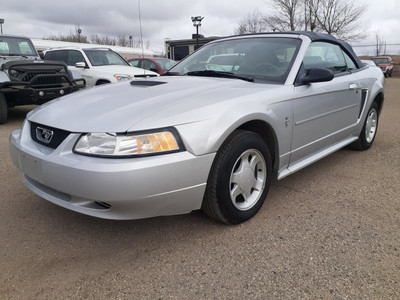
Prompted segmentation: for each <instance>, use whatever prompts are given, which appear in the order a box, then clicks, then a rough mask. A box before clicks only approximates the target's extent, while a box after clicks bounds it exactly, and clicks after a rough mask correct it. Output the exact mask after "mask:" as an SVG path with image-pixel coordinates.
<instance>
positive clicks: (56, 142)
mask: <svg viewBox="0 0 400 300" xmlns="http://www.w3.org/2000/svg"><path fill="white" fill-rule="evenodd" d="M38 127H40V128H42V129H46V130H49V131H51V132H53V135H52V137H51V139H50V141H49V142H48V143H46V142H44V141H41V140H39V139H38V137H37V130H40V128H39V129H38ZM69 134H70V132H69V131H65V130H61V129H57V128H54V127H49V126H45V125H41V124H37V123H34V122H31V137H32V139H33V140H34V141H35V142H36V143H39V144H41V145H44V146H46V147H49V148H52V149H56V148H57V147H58V146H60V144H61V143H62V142H63V141H64V140H65V139H66V138H67V136H68V135H69Z"/></svg>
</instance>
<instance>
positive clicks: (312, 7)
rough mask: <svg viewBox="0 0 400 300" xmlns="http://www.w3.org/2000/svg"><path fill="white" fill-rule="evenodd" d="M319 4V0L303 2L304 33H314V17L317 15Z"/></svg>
mask: <svg viewBox="0 0 400 300" xmlns="http://www.w3.org/2000/svg"><path fill="white" fill-rule="evenodd" d="M319 2H320V0H303V3H302V7H303V10H304V30H305V31H308V30H309V31H314V30H315V29H316V27H317V20H316V15H317V14H318V5H319Z"/></svg>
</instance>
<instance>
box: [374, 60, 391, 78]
mask: <svg viewBox="0 0 400 300" xmlns="http://www.w3.org/2000/svg"><path fill="white" fill-rule="evenodd" d="M372 61H373V62H374V63H375V64H376V65H377V66H378V67H379V68H381V70H382V72H383V74H384V75H385V77H388V76H389V77H392V72H393V62H392V58H391V57H390V56H376V57H373V58H372Z"/></svg>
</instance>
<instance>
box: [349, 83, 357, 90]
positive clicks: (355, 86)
mask: <svg viewBox="0 0 400 300" xmlns="http://www.w3.org/2000/svg"><path fill="white" fill-rule="evenodd" d="M355 89H357V84H355V83H350V84H349V90H355Z"/></svg>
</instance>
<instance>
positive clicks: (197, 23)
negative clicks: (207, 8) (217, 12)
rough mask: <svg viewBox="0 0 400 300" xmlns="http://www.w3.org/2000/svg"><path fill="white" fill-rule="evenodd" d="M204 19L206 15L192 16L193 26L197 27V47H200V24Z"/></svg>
mask: <svg viewBox="0 0 400 300" xmlns="http://www.w3.org/2000/svg"><path fill="white" fill-rule="evenodd" d="M203 19H204V17H201V16H197V17H192V22H193V26H194V27H196V49H197V48H199V26H201V20H203Z"/></svg>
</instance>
